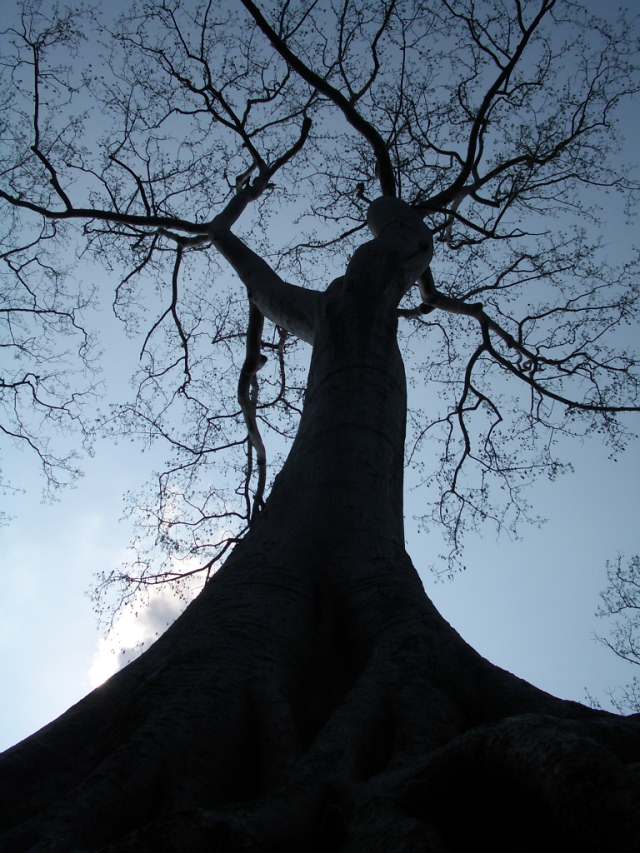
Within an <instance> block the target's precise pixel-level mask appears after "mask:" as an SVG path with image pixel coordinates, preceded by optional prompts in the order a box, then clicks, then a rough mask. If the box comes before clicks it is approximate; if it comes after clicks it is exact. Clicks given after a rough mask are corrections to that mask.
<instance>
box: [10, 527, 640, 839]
mask: <svg viewBox="0 0 640 853" xmlns="http://www.w3.org/2000/svg"><path fill="white" fill-rule="evenodd" d="M263 529H266V525H265V527H263ZM256 539H257V540H258V542H257V543H256V542H255V540H256ZM259 540H260V536H259V530H257V531H256V535H255V536H254V537H253V539H252V538H251V537H249V539H247V540H246V541H245V543H243V545H242V546H240V548H238V549H237V551H236V553H235V554H234V556H233V557H232V558H231V560H230V561H229V563H228V564H227V566H226V567H225V568H224V569H223V570H221V572H220V573H219V574H218V576H216V578H215V579H214V581H213V582H211V583H210V584H209V586H208V587H207V589H206V590H205V592H204V593H203V594H202V595H201V596H200V597H199V598H198V599H197V600H196V601H195V602H194V603H192V604H191V605H190V607H189V608H188V609H187V611H186V612H185V614H184V615H183V616H182V617H181V618H180V619H179V620H178V621H177V623H176V624H175V625H174V626H173V627H172V628H171V629H170V630H169V631H168V632H167V633H166V634H165V635H164V636H163V637H162V638H161V639H160V640H159V641H158V642H157V643H156V644H155V646H154V647H153V648H151V649H150V650H149V651H148V652H147V653H146V654H144V655H143V656H142V657H141V658H140V659H138V660H137V661H135V662H134V663H133V664H131V665H130V666H128V667H127V668H126V669H125V670H123V671H122V672H120V673H118V674H117V675H116V676H114V677H113V678H112V679H110V681H109V682H107V683H106V684H105V685H103V686H102V687H100V688H98V689H97V690H95V691H94V692H93V693H92V694H91V695H90V696H88V697H87V698H86V699H85V700H83V701H82V702H80V703H79V704H78V705H76V706H75V707H74V708H72V709H71V710H70V711H68V712H67V713H66V714H65V715H63V717H61V718H60V719H59V720H57V721H56V722H54V723H52V724H51V725H50V726H47V727H46V728H45V729H43V730H42V731H41V732H39V733H37V734H36V735H34V736H33V737H32V738H30V739H28V740H27V741H24V742H23V743H22V744H20V745H18V746H16V747H14V748H13V749H12V750H9V751H8V752H7V753H6V754H5V756H4V757H3V759H2V763H1V765H0V767H1V773H2V787H3V791H4V794H3V802H2V826H3V827H6V829H5V832H4V833H3V834H2V835H0V841H1V843H0V846H1V847H2V849H3V850H7V851H11V850H16V851H23V850H46V849H57V850H91V851H93V850H113V851H120V850H122V851H124V850H131V851H134V850H149V851H165V850H166V851H182V850H184V851H187V850H188V851H199V850H202V851H205V850H207V851H211V850H214V851H215V850H221V851H225V850H229V851H232V850H251V849H255V850H265V851H267V850H273V851H285V850H297V849H305V850H318V851H320V850H323V851H333V850H335V851H338V850H341V851H354V853H355V851H363V853H364V851H367V853H369V851H378V850H379V851H386V853H389V851H407V853H409V851H416V850H425V851H431V850H433V851H440V850H441V851H454V850H468V849H472V846H473V847H475V846H476V845H477V844H478V843H480V841H484V843H486V844H487V845H488V846H489V847H490V848H491V849H493V850H505V851H506V850H532V851H533V850H541V849H550V848H554V849H566V850H573V849H575V850H578V849H579V850H593V851H600V850H602V851H605V850H611V849H616V850H621V851H624V850H628V851H633V850H637V849H638V847H637V845H638V841H639V840H640V824H639V820H638V815H639V813H640V810H639V809H638V806H639V805H640V802H639V800H640V798H639V796H638V794H639V790H640V784H639V782H640V779H639V777H638V771H639V769H640V763H638V762H639V761H640V726H639V725H638V722H637V721H635V720H634V719H633V718H629V719H624V718H618V717H615V716H613V715H608V714H604V713H597V712H594V711H591V710H590V709H587V708H583V707H582V706H580V705H577V704H575V703H571V702H565V701H562V700H559V699H555V698H553V697H551V696H549V695H547V694H545V693H543V692H542V691H539V690H537V689H535V688H533V687H532V686H531V685H529V684H527V683H525V682H523V681H521V680H519V679H517V678H516V677H515V676H512V675H510V674H509V673H506V672H504V671H502V670H500V669H498V668H497V667H495V666H493V665H491V664H490V663H488V662H487V661H486V660H484V659H483V658H481V657H480V656H479V655H477V654H476V653H475V652H474V651H473V650H472V649H471V648H470V647H469V646H467V645H466V644H465V643H464V641H463V640H462V639H461V638H460V637H459V636H458V635H457V634H456V633H455V631H454V630H453V629H452V628H451V627H450V626H448V625H447V623H446V622H445V621H444V620H443V619H442V618H441V617H440V616H439V615H438V614H437V613H436V611H435V610H434V609H433V607H432V605H431V604H430V602H429V601H428V599H427V598H426V597H425V596H420V597H419V596H418V595H416V594H415V593H414V601H413V603H412V606H410V607H408V606H405V607H404V608H403V607H402V599H403V598H404V597H405V594H406V593H408V592H410V590H411V587H413V586H414V585H417V584H418V583H419V581H418V579H417V577H416V576H415V574H414V573H413V571H412V569H411V566H410V564H409V562H408V559H407V558H405V559H402V560H401V561H399V564H397V565H395V566H393V567H391V566H390V567H389V570H390V571H389V574H388V575H385V570H384V569H385V567H383V566H380V567H379V568H378V569H376V567H375V565H372V562H373V561H363V562H362V563H361V564H360V565H359V567H358V569H359V571H358V572H356V571H355V570H354V571H352V576H351V578H348V579H347V578H346V577H345V578H344V579H343V580H341V577H340V572H339V568H340V567H339V566H336V567H335V569H336V571H335V572H333V573H332V575H331V579H330V580H327V582H325V583H323V582H321V581H320V580H319V578H318V576H317V575H314V573H310V574H306V575H302V576H300V575H298V576H296V575H295V574H294V573H293V572H291V573H288V572H287V571H286V567H285V566H275V565H272V566H264V565H262V566H260V565H259V563H258V562H255V563H254V562H253V561H252V556H253V555H254V554H256V553H257V552H258V551H259V544H260V541H259ZM352 569H355V567H354V566H353V565H352ZM360 573H361V576H360V577H358V579H357V580H355V581H354V575H356V574H358V575H360ZM394 577H396V578H402V582H398V583H397V584H396V588H395V589H394V583H393V581H392V578H394ZM300 579H305V582H302V583H300V582H298V581H299V580H300ZM231 601H233V602H235V605H234V606H233V607H231V604H230V602H231ZM365 601H366V602H367V603H368V606H367V608H366V610H367V612H368V613H375V614H376V617H375V619H372V620H367V621H366V622H365V623H364V624H357V619H356V620H355V622H356V624H354V608H362V607H363V603H364V602H365ZM399 607H400V609H398V608H399ZM361 612H363V611H362V610H361ZM9 827H12V828H9Z"/></svg>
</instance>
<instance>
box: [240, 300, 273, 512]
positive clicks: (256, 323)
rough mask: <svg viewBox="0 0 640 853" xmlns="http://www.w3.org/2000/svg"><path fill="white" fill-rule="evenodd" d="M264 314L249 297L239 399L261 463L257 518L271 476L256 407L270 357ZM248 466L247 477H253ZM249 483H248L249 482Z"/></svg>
mask: <svg viewBox="0 0 640 853" xmlns="http://www.w3.org/2000/svg"><path fill="white" fill-rule="evenodd" d="M263 326H264V317H263V315H262V314H261V313H260V311H259V309H258V308H257V307H256V306H255V305H254V303H253V302H252V301H251V299H249V322H248V325H247V346H246V354H245V359H244V364H243V365H242V369H241V370H240V378H239V379H238V403H239V404H240V408H241V409H242V414H243V416H244V422H245V424H246V425H247V435H248V438H249V443H250V444H251V446H252V447H253V449H254V450H255V452H256V462H257V465H258V485H257V486H256V491H255V495H254V498H253V507H252V510H251V518H252V519H254V518H255V517H256V515H257V514H258V512H260V510H261V509H262V507H263V505H264V489H265V484H266V480H267V452H266V450H265V446H264V442H263V440H262V436H261V435H260V430H259V428H258V421H257V418H256V408H257V404H258V379H257V374H258V371H259V370H260V368H261V367H263V366H264V364H265V363H266V361H267V359H266V357H265V356H264V355H262V353H261V352H260V344H261V341H262V328H263ZM250 474H251V472H250V470H247V479H248V478H249V477H250ZM247 485H248V484H247Z"/></svg>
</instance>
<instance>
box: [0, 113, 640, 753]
mask: <svg viewBox="0 0 640 853" xmlns="http://www.w3.org/2000/svg"><path fill="white" fill-rule="evenodd" d="M628 119H629V129H628V135H629V137H630V139H637V138H638V129H639V128H638V116H637V114H633V115H631V114H630V115H629V117H628ZM618 215H619V214H618V213H616V214H614V213H613V208H612V213H611V217H612V221H613V222H614V224H613V225H612V226H611V233H610V235H608V237H607V240H608V243H609V247H610V250H611V253H612V254H618V253H620V252H621V251H622V250H623V249H626V248H627V247H628V245H629V242H630V240H631V239H632V238H637V231H636V229H635V228H626V227H625V226H624V225H623V224H622V219H620V220H618V219H614V216H618ZM97 283H98V284H99V286H100V288H102V289H104V293H105V296H104V306H105V310H104V311H103V313H102V314H101V315H100V320H99V322H100V325H101V327H102V333H103V336H104V340H105V344H106V349H107V353H108V357H107V361H106V362H105V378H106V379H107V381H108V383H109V387H110V392H109V393H110V394H112V393H113V391H114V389H116V388H118V387H125V386H126V375H127V368H128V366H129V365H132V364H135V362H136V360H137V353H138V349H139V342H132V341H129V340H127V339H126V337H125V336H124V334H123V333H122V330H121V328H120V327H119V325H118V324H117V323H116V322H115V320H113V318H112V317H111V315H110V313H109V310H108V306H109V303H110V298H111V297H110V293H109V285H110V284H112V282H111V280H110V279H109V278H108V276H107V274H106V273H105V274H104V275H103V276H102V277H101V278H100V280H99V281H98V282H97ZM114 354H115V355H114ZM572 458H573V460H574V464H575V469H576V470H575V474H568V475H566V476H564V477H561V478H560V479H559V480H557V481H556V482H553V483H549V482H546V481H545V482H541V483H538V484H537V485H536V486H535V487H534V488H533V489H532V490H531V492H530V494H529V497H530V499H531V501H532V503H534V504H535V506H536V508H537V509H538V511H539V512H540V514H541V515H544V516H547V517H548V518H549V519H550V520H549V522H548V523H547V524H546V525H544V526H543V527H541V528H540V529H537V528H533V527H529V528H524V529H523V530H522V536H523V538H522V539H521V540H519V541H516V542H511V541H509V540H507V539H506V538H503V539H501V540H500V541H495V537H494V536H493V534H491V533H487V531H484V532H483V533H482V534H481V535H480V536H476V537H471V538H470V539H469V541H468V545H467V562H468V564H469V565H470V568H469V570H468V571H467V572H465V573H463V574H460V575H458V576H457V577H456V578H455V579H454V580H453V581H451V582H447V581H443V582H436V581H435V579H434V577H433V575H432V574H431V573H429V572H428V571H427V566H428V565H429V564H430V563H431V562H433V560H434V554H435V553H436V552H437V551H438V550H440V543H439V542H438V543H437V544H434V541H433V539H432V538H431V537H430V536H428V535H424V534H421V535H419V534H418V533H417V532H416V530H415V525H414V524H413V523H412V521H411V516H412V514H413V513H414V512H415V511H416V509H415V507H416V504H415V500H416V498H415V496H413V495H411V494H410V495H409V496H408V500H407V540H408V541H407V547H408V551H409V553H410V554H411V556H412V557H413V560H414V563H415V565H416V568H417V569H418V571H419V572H420V573H421V577H422V578H423V581H424V583H425V587H426V588H427V591H428V593H429V595H430V596H431V597H432V599H433V600H434V601H435V603H436V605H437V606H438V607H439V609H440V610H441V612H442V613H443V615H444V616H445V618H446V619H447V620H448V621H450V622H451V624H452V625H453V626H454V627H455V628H456V629H457V630H459V631H460V633H461V634H462V635H463V636H464V638H465V639H466V640H467V641H468V642H470V643H471V645H472V646H474V647H475V648H476V649H477V650H478V651H480V652H481V653H482V654H484V655H485V656H487V657H488V658H489V659H490V660H492V661H493V662H495V663H497V664H498V665H500V666H503V667H504V668H506V669H509V670H510V671H512V672H514V673H516V674H517V675H519V676H521V677H523V678H526V679H528V680H530V681H532V682H533V683H534V684H536V685H538V686H540V687H542V688H544V689H546V690H548V691H550V692H552V693H555V694H557V695H560V696H564V697H567V698H573V699H578V700H583V699H584V689H585V688H588V689H589V690H590V691H591V692H592V694H593V695H594V696H595V697H596V698H598V699H602V700H603V704H604V705H605V706H606V692H607V690H609V689H612V688H615V687H616V686H617V685H619V684H621V683H623V682H624V681H626V680H629V679H630V678H631V676H632V675H633V674H634V673H633V672H631V671H630V670H631V669H632V667H630V666H629V665H627V664H624V663H623V662H621V661H619V660H617V659H616V658H615V657H614V656H613V655H612V654H611V652H609V651H607V650H606V649H604V648H603V647H602V646H601V645H600V644H599V643H598V642H597V641H596V640H595V638H594V634H595V632H596V631H602V630H603V629H604V625H603V624H601V623H600V622H599V621H598V620H596V619H595V617H594V610H595V608H596V606H597V598H598V593H599V591H600V590H601V588H602V587H603V585H604V580H605V568H604V567H605V562H606V560H607V559H611V558H614V557H615V556H616V554H617V553H619V552H621V553H626V554H631V553H634V552H637V551H638V550H640V536H639V530H638V526H639V525H638V506H640V445H639V444H638V442H635V443H634V444H632V445H631V446H630V447H629V449H628V450H627V452H626V453H625V454H622V455H621V456H620V458H619V461H618V462H617V463H612V462H610V461H609V460H608V458H607V452H606V450H605V449H604V448H603V447H602V446H601V445H600V444H599V442H598V440H597V439H596V438H592V439H589V440H587V441H585V442H584V443H583V444H579V443H578V444H576V446H575V447H574V449H573V451H572ZM2 461H3V470H4V473H5V475H6V477H7V479H9V480H11V481H13V482H14V483H18V484H19V485H20V486H21V487H22V488H23V489H24V492H23V493H20V494H17V495H15V496H11V497H9V498H5V499H4V501H3V503H4V506H5V508H6V509H7V511H8V512H9V513H10V514H11V515H12V516H13V519H12V521H11V523H10V524H9V525H8V526H5V527H2V528H0V613H1V620H0V684H2V692H3V698H2V700H1V701H0V749H4V748H6V747H8V746H10V745H11V744H13V743H15V742H16V741H18V740H20V739H22V738H23V737H25V736H27V735H28V734H30V733H31V732H33V731H35V730H36V729H37V728H39V727H40V726H42V725H44V724H46V723H47V722H49V721H50V720H52V719H53V718H54V717H55V716H57V715H58V714H60V713H62V712H63V711H64V710H66V708H67V707H69V706H70V705H71V704H73V703H74V702H75V701H77V700H79V699H80V698H82V696H83V695H84V694H85V693H86V692H88V690H89V689H90V688H91V686H95V684H96V683H98V682H99V680H100V678H102V677H103V676H105V675H107V674H108V673H109V670H112V671H113V670H115V668H116V667H117V665H118V662H119V656H118V650H119V648H120V646H125V647H129V648H130V647H134V646H135V645H136V644H137V643H138V642H145V641H147V640H148V639H149V638H150V637H152V636H154V635H155V633H156V632H157V631H159V630H161V629H162V627H164V625H165V624H166V623H167V621H168V620H169V619H170V618H171V617H172V616H174V615H175V614H176V613H177V612H178V608H177V605H175V604H174V603H173V602H172V601H171V600H169V599H167V598H166V597H158V598H157V599H156V600H155V601H154V602H153V603H152V607H151V608H150V609H149V610H148V611H146V612H145V613H143V614H142V615H141V616H140V618H139V619H138V620H137V621H136V620H132V619H130V618H127V619H125V620H124V621H123V622H121V624H120V626H119V628H120V639H119V641H111V642H106V641H104V640H103V639H101V637H100V635H99V634H98V631H97V628H96V622H95V617H94V615H93V613H92V610H91V603H90V601H89V599H88V597H87V596H86V594H85V593H86V591H87V589H88V588H89V587H90V585H91V582H92V574H93V572H94V571H97V570H100V569H109V568H112V567H113V566H114V565H117V564H118V562H120V560H121V558H122V556H123V555H124V554H125V551H126V548H127V544H128V541H129V537H130V529H129V526H128V522H127V521H122V522H119V521H118V519H119V518H120V517H121V516H122V512H123V510H122V504H121V496H122V493H123V492H125V491H126V490H129V489H135V488H137V487H138V486H139V485H140V484H141V481H142V480H143V479H144V476H145V471H147V470H148V468H149V467H152V464H153V454H152V453H148V454H145V455H144V456H141V454H140V450H139V449H138V448H137V447H136V446H135V445H134V444H126V443H125V444H123V443H121V444H119V445H117V446H116V445H113V444H111V443H109V442H107V441H101V442H99V444H98V447H97V453H96V456H95V457H94V458H92V459H88V460H86V461H85V464H84V465H83V467H84V471H85V476H84V477H83V479H82V480H81V481H80V483H79V484H78V487H77V488H75V489H73V490H71V491H67V492H65V493H64V494H63V495H62V496H61V500H60V501H59V502H58V503H55V504H52V505H49V504H41V503H40V502H39V495H40V491H41V482H40V479H39V474H38V471H37V467H36V465H35V462H34V460H33V459H32V458H30V457H28V456H26V455H25V454H17V453H13V452H12V451H10V455H7V452H6V450H5V451H4V453H3V460H2Z"/></svg>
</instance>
